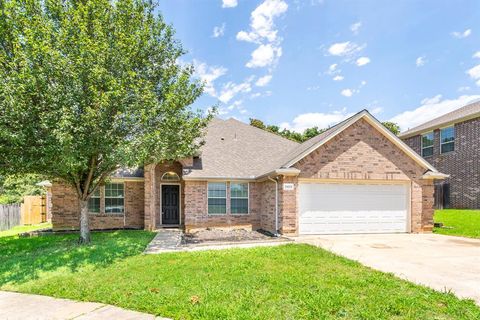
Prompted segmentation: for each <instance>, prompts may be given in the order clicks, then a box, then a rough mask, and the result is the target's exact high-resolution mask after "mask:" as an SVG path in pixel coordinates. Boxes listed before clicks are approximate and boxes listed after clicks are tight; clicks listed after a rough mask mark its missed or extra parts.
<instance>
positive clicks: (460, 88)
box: [457, 86, 471, 92]
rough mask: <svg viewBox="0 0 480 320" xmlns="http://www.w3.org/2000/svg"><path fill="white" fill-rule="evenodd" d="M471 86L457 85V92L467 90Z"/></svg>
mask: <svg viewBox="0 0 480 320" xmlns="http://www.w3.org/2000/svg"><path fill="white" fill-rule="evenodd" d="M470 89H471V88H470V87H469V86H463V87H459V88H458V89H457V91H458V92H465V91H469V90H470Z"/></svg>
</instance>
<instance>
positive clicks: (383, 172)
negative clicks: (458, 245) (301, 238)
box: [282, 120, 433, 232]
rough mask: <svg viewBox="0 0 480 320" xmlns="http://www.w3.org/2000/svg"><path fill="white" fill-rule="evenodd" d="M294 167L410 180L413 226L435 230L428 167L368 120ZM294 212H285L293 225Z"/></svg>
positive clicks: (311, 172) (329, 174)
mask: <svg viewBox="0 0 480 320" xmlns="http://www.w3.org/2000/svg"><path fill="white" fill-rule="evenodd" d="M294 167H295V168H297V169H300V170H301V173H300V175H299V178H312V179H342V180H400V181H409V183H410V186H411V229H412V231H413V232H420V231H428V230H431V227H432V215H433V194H432V189H433V184H432V182H431V181H430V182H429V181H426V180H422V179H421V177H422V175H423V173H424V172H425V169H424V168H422V167H421V166H419V165H418V164H417V163H416V162H415V161H414V160H413V159H411V158H410V157H408V156H407V155H406V154H405V153H403V151H401V150H400V149H398V148H397V147H396V146H395V145H394V144H393V143H392V142H390V140H388V139H387V138H385V137H384V136H383V135H382V134H381V133H379V132H378V131H377V130H376V129H374V128H373V127H372V126H371V125H370V124H369V123H367V122H366V121H364V120H359V121H358V122H356V123H354V124H353V125H351V126H350V127H349V128H347V129H345V130H344V131H343V132H341V133H340V134H339V135H337V136H336V137H335V138H333V139H332V140H331V141H329V142H327V143H326V144H325V145H323V146H321V147H320V148H319V149H317V150H315V151H314V152H312V153H311V154H309V155H308V156H306V157H305V158H303V159H302V160H300V161H299V162H297V163H296V164H295V165H294ZM295 190H298V188H295ZM294 194H295V195H296V192H295V193H294ZM292 195H293V193H292ZM283 202H284V203H286V201H283ZM288 203H292V200H289V201H288ZM292 212H293V210H290V209H289V210H288V211H286V212H285V213H284V214H282V215H283V216H284V218H283V219H288V221H289V227H290V226H292V227H293V213H292ZM292 230H293V228H292Z"/></svg>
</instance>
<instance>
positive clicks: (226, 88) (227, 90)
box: [218, 77, 253, 103]
mask: <svg viewBox="0 0 480 320" xmlns="http://www.w3.org/2000/svg"><path fill="white" fill-rule="evenodd" d="M252 81H253V77H250V78H248V79H247V80H245V81H244V82H242V83H239V84H236V83H234V82H228V83H226V84H224V85H223V87H222V90H221V91H220V95H219V96H218V100H220V101H221V102H223V103H228V102H229V101H230V100H232V98H233V97H235V96H236V95H237V94H239V93H245V92H250V91H252V85H251V82H252Z"/></svg>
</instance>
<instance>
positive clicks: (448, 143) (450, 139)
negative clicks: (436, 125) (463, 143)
mask: <svg viewBox="0 0 480 320" xmlns="http://www.w3.org/2000/svg"><path fill="white" fill-rule="evenodd" d="M453 150H455V128H454V127H453V126H451V127H448V128H443V129H441V130H440V153H446V152H450V151H453Z"/></svg>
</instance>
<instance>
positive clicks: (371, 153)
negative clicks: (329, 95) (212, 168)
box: [52, 119, 434, 235]
mask: <svg viewBox="0 0 480 320" xmlns="http://www.w3.org/2000/svg"><path fill="white" fill-rule="evenodd" d="M191 166H192V161H191V159H182V160H181V161H178V162H172V163H161V164H151V165H146V166H145V167H144V180H143V181H135V182H131V181H128V182H127V181H126V182H125V214H124V215H99V214H91V215H90V217H91V226H92V228H93V229H105V228H144V229H147V230H154V229H157V228H160V227H162V218H161V201H162V200H161V190H162V189H161V188H162V185H163V184H172V183H174V184H179V185H180V227H184V228H185V229H187V230H190V229H196V228H206V227H232V226H242V227H248V228H250V227H251V228H253V229H258V228H261V229H264V230H267V231H270V232H272V233H275V232H276V230H275V207H276V206H275V205H276V202H275V200H276V196H275V193H276V190H275V182H273V181H271V180H268V179H267V178H265V177H264V178H262V179H261V180H258V181H253V180H251V181H249V213H248V214H231V212H230V188H229V184H230V182H231V181H226V183H227V198H226V199H227V200H226V201H227V213H226V214H223V215H209V214H208V198H207V188H208V181H199V180H198V181H193V180H184V179H183V178H182V173H183V171H184V170H190V168H191ZM293 167H294V168H296V169H298V170H300V173H299V175H298V176H291V175H290V176H278V177H276V178H277V179H278V190H277V192H278V213H279V220H278V227H279V231H280V233H282V234H290V235H295V234H297V233H298V210H299V205H298V189H299V188H298V186H299V183H301V182H302V179H310V181H313V180H312V179H316V181H322V182H329V181H336V182H342V181H350V182H351V181H356V182H359V183H360V182H361V183H365V182H368V181H372V182H377V183H378V182H379V181H380V182H382V183H386V182H391V183H393V182H396V183H404V184H408V185H409V187H410V200H411V205H410V211H411V219H410V220H411V231H412V232H423V231H427V232H428V231H430V230H431V229H432V224H433V221H432V216H433V190H434V188H433V181H432V180H424V179H422V176H423V174H424V173H425V171H426V169H425V168H423V167H422V166H420V165H419V164H418V163H417V162H415V161H414V160H413V159H412V158H411V157H409V156H407V155H406V154H405V153H404V152H403V151H402V150H401V149H399V148H398V147H397V146H396V145H394V144H393V143H392V142H391V141H390V140H389V139H387V138H386V137H385V136H384V135H383V134H381V133H380V132H379V131H377V129H375V128H374V127H372V125H370V124H369V123H368V122H367V121H365V120H363V119H360V120H358V121H357V122H355V123H354V124H352V125H351V126H350V127H348V128H346V129H345V130H344V131H342V132H340V133H339V134H338V135H337V136H335V137H334V138H333V139H332V140H330V141H328V142H327V143H325V144H324V145H322V146H321V147H319V148H318V149H317V150H315V151H313V152H311V153H310V154H308V155H307V156H305V157H304V158H303V159H301V160H299V161H298V162H297V163H296V164H294V165H293ZM166 172H175V173H177V174H178V176H179V177H180V181H178V182H172V181H162V176H163V174H164V173H166ZM285 183H289V184H293V190H285V189H284V188H283V187H282V186H283V185H284V184H285ZM52 213H53V218H52V222H53V225H54V228H55V229H78V223H79V222H78V214H79V205H78V201H77V200H76V196H75V193H74V192H73V190H71V189H70V188H67V187H65V186H64V185H61V184H54V186H53V187H52Z"/></svg>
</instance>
